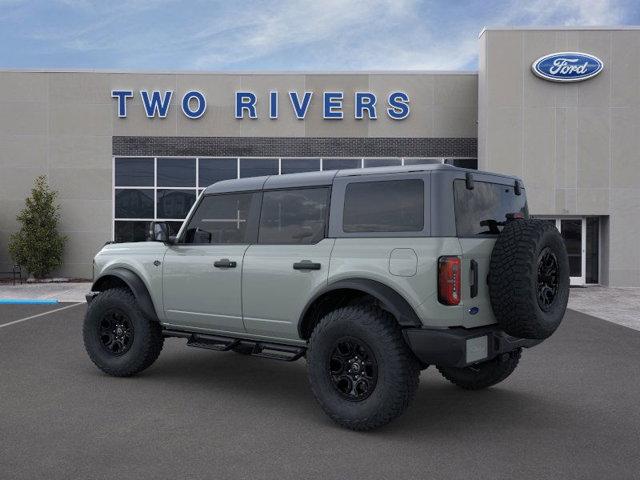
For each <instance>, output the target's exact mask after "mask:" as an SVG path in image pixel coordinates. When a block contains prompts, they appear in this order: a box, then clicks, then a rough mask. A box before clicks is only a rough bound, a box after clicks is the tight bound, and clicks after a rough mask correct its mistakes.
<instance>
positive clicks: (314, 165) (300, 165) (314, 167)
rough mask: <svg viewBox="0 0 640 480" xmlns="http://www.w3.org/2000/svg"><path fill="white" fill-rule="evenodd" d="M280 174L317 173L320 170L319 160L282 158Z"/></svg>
mask: <svg viewBox="0 0 640 480" xmlns="http://www.w3.org/2000/svg"><path fill="white" fill-rule="evenodd" d="M280 169H281V172H282V173H283V174H284V173H302V172H317V171H318V170H320V159H319V158H283V159H282V160H281V168H280Z"/></svg>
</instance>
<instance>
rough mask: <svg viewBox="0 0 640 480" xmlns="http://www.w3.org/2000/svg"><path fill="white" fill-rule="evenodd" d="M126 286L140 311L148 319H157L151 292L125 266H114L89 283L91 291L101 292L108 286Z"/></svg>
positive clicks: (135, 274) (136, 275)
mask: <svg viewBox="0 0 640 480" xmlns="http://www.w3.org/2000/svg"><path fill="white" fill-rule="evenodd" d="M118 287H126V288H128V289H129V290H131V293H133V296H134V297H135V299H136V302H138V306H139V307H140V310H142V313H144V315H145V316H146V317H147V318H149V319H150V320H155V321H158V314H157V313H156V308H155V306H154V305H153V300H152V299H151V294H149V290H148V289H147V286H146V285H145V283H144V281H143V280H142V279H141V278H140V276H138V274H137V273H135V272H132V271H131V270H129V269H127V268H122V267H118V268H114V269H112V270H109V271H107V272H105V273H104V274H103V275H101V276H100V277H98V278H97V279H96V280H95V281H94V282H93V284H92V285H91V291H92V292H103V291H105V290H108V289H110V288H118Z"/></svg>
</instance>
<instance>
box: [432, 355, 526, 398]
mask: <svg viewBox="0 0 640 480" xmlns="http://www.w3.org/2000/svg"><path fill="white" fill-rule="evenodd" d="M521 353H522V349H521V348H518V349H516V350H513V351H512V352H509V353H505V354H502V355H499V356H498V357H496V358H494V359H493V360H489V361H488V362H484V363H479V364H477V365H472V366H469V367H464V368H455V367H437V368H438V371H439V372H440V373H441V374H442V376H443V377H444V378H446V379H447V380H449V381H450V382H451V383H453V384H454V385H457V386H458V387H460V388H464V389H465V390H481V389H483V388H487V387H491V386H492V385H495V384H497V383H500V382H501V381H503V380H504V379H506V378H507V377H508V376H509V375H511V373H513V371H514V370H515V369H516V367H517V366H518V362H519V361H520V355H521Z"/></svg>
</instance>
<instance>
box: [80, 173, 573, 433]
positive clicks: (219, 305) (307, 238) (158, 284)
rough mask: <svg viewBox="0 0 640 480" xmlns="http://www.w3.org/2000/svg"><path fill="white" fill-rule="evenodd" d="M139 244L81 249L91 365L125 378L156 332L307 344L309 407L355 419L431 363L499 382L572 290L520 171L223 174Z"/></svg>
mask: <svg viewBox="0 0 640 480" xmlns="http://www.w3.org/2000/svg"><path fill="white" fill-rule="evenodd" d="M150 239H151V241H147V242H139V243H111V244H107V245H105V247H104V248H103V249H102V250H101V251H100V252H99V253H98V254H97V255H96V257H95V260H94V264H95V278H94V283H93V286H92V289H91V290H92V292H91V293H90V294H89V295H88V296H87V301H88V309H87V314H86V318H85V321H84V342H85V346H86V349H87V352H88V354H89V357H90V358H91V360H92V361H93V362H94V363H95V364H96V365H97V366H98V367H99V368H100V369H102V370H103V371H104V372H106V373H108V374H110V375H114V376H129V375H133V374H136V373H138V372H140V371H142V370H144V369H145V368H147V367H149V366H150V365H151V364H152V363H153V362H154V361H155V360H156V358H158V355H159V354H160V351H161V349H162V345H163V341H164V338H166V337H178V338H185V339H187V345H189V346H192V347H201V348H208V349H213V350H231V351H234V352H237V353H239V354H244V355H253V356H257V357H265V358H271V359H277V360H286V361H292V360H296V359H298V358H300V357H305V359H306V362H307V364H308V372H309V381H310V384H311V389H312V390H313V394H314V395H315V398H316V399H317V401H318V403H319V404H320V406H321V407H322V408H323V410H324V411H325V412H326V413H327V414H328V415H329V416H330V417H331V418H332V419H333V420H335V421H336V422H338V423H339V424H341V425H343V426H345V427H347V428H351V429H355V430H367V429H372V428H375V427H378V426H381V425H383V424H385V423H387V422H389V421H390V420H392V419H393V418H395V417H397V416H398V415H400V414H401V413H402V412H403V411H404V410H405V409H406V407H407V406H408V405H409V403H410V401H411V399H412V398H413V396H414V394H415V392H416V389H417V387H418V381H419V375H420V370H421V369H424V368H426V367H427V366H429V365H434V366H435V367H436V368H437V369H438V370H439V371H440V372H441V373H442V375H443V376H444V377H445V378H446V379H448V380H450V381H451V382H453V383H454V384H456V385H459V386H460V387H462V388H466V389H480V388H485V387H489V386H491V385H494V384H496V383H498V382H500V381H502V380H504V379H505V378H506V377H507V376H509V375H510V374H511V372H513V370H514V369H515V367H516V365H517V364H518V361H519V360H520V356H521V351H522V349H523V348H528V347H532V346H534V345H536V344H538V343H540V342H541V341H542V340H543V339H545V338H547V337H548V336H549V335H551V334H552V333H553V332H554V331H555V329H556V328H557V327H558V325H559V324H560V321H561V320H562V317H563V315H564V312H565V308H566V304H567V298H568V293H569V267H568V259H567V253H566V250H565V247H564V243H563V241H562V238H561V237H560V235H559V233H558V231H557V230H556V229H555V227H554V226H553V225H552V224H551V223H548V222H545V221H543V220H532V219H529V216H528V211H527V202H526V192H525V189H524V186H523V184H522V182H521V180H520V179H518V178H515V177H509V176H504V175H497V174H492V173H485V172H480V171H471V170H464V169H459V168H455V167H451V166H446V165H424V166H411V167H384V168H372V169H362V170H340V171H322V172H314V173H301V174H293V175H280V176H269V177H255V178H245V179H239V180H228V181H222V182H218V183H215V184H214V185H211V186H210V187H208V188H207V189H206V190H205V191H204V193H203V194H202V195H201V196H200V197H199V198H198V200H197V202H196V203H195V205H194V206H193V208H192V209H191V211H190V213H189V215H188V217H187V219H186V220H185V222H184V224H183V225H182V228H181V229H180V231H179V232H178V233H177V235H175V236H170V235H169V227H168V225H166V224H164V223H153V224H152V225H151V230H150ZM156 374H157V375H162V372H156Z"/></svg>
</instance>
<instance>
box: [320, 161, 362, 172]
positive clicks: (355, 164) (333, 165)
mask: <svg viewBox="0 0 640 480" xmlns="http://www.w3.org/2000/svg"><path fill="white" fill-rule="evenodd" d="M360 166H361V160H360V159H359V158H323V159H322V169H323V170H340V169H345V168H360Z"/></svg>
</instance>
